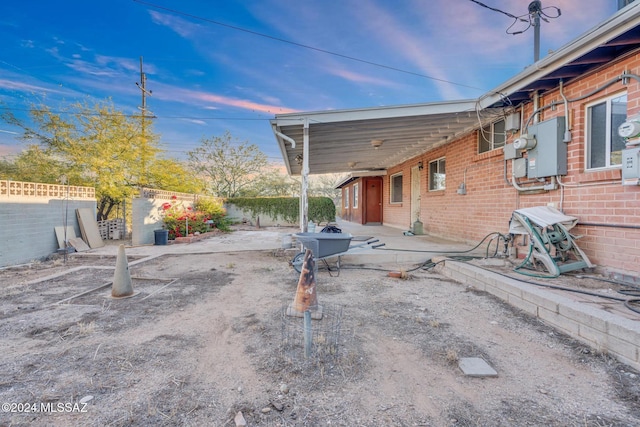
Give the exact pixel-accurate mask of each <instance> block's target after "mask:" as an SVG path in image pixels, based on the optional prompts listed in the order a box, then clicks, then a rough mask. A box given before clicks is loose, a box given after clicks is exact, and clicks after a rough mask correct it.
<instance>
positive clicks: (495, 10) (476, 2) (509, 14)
mask: <svg viewBox="0 0 640 427" xmlns="http://www.w3.org/2000/svg"><path fill="white" fill-rule="evenodd" d="M469 1H470V2H472V3H475V4H477V5H478V6H482V7H484V8H487V9H489V10H493V11H494V12H498V13H502V14H503V15H507V16H508V17H509V18H513V19H515V20H519V21H522V22H529V21H528V20H526V19H524V18H522V16H526V15H522V16H515V15H512V14H511V13H509V12H505V11H504V10H500V9H496V8H495V7H491V6H487V5H486V4H484V3H482V2H479V1H478V0H469Z"/></svg>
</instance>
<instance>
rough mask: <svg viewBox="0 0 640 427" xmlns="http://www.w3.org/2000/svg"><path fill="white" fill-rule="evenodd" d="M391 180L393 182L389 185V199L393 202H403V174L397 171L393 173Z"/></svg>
mask: <svg viewBox="0 0 640 427" xmlns="http://www.w3.org/2000/svg"><path fill="white" fill-rule="evenodd" d="M389 180H390V183H391V185H390V186H389V188H390V190H389V191H390V194H389V199H390V200H391V203H402V174H401V173H397V174H395V175H391V178H390V179H389Z"/></svg>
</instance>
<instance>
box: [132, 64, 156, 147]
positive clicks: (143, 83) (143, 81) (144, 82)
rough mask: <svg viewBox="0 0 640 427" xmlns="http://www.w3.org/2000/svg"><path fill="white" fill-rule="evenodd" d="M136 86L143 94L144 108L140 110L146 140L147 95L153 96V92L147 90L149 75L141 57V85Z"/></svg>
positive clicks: (143, 134)
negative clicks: (145, 71) (144, 68)
mask: <svg viewBox="0 0 640 427" xmlns="http://www.w3.org/2000/svg"><path fill="white" fill-rule="evenodd" d="M136 86H138V88H140V91H141V92H142V106H141V107H138V108H140V111H142V118H141V124H142V137H143V138H144V136H145V119H146V118H147V95H149V96H151V95H152V94H153V92H152V91H150V90H149V91H148V90H147V75H146V74H145V73H144V70H143V67H142V56H141V57H140V83H138V82H136Z"/></svg>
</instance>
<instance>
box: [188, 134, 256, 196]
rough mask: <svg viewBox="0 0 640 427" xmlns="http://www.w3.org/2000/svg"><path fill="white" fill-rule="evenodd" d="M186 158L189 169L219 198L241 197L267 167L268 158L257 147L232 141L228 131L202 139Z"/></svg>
mask: <svg viewBox="0 0 640 427" xmlns="http://www.w3.org/2000/svg"><path fill="white" fill-rule="evenodd" d="M187 155H188V159H189V165H190V167H191V168H192V169H193V170H194V172H195V173H196V174H197V175H198V176H201V177H203V178H204V179H205V180H206V182H207V184H208V185H209V188H210V189H211V192H212V194H213V195H214V196H219V197H239V196H242V195H243V192H244V191H246V190H247V189H248V188H249V187H250V186H251V185H252V184H253V183H255V182H256V181H257V180H260V179H261V175H262V173H263V172H264V170H265V168H266V167H267V156H266V155H265V154H264V153H263V152H262V151H260V149H259V148H258V146H257V145H255V144H249V143H248V142H246V141H245V142H239V141H237V140H236V141H233V140H232V136H231V134H230V133H229V132H225V134H224V135H223V136H221V137H218V136H216V137H213V138H209V139H207V138H203V139H202V142H201V145H200V147H198V148H196V149H195V150H193V151H189V152H188V153H187Z"/></svg>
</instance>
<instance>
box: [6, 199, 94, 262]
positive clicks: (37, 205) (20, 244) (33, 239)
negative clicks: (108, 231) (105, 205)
mask: <svg viewBox="0 0 640 427" xmlns="http://www.w3.org/2000/svg"><path fill="white" fill-rule="evenodd" d="M78 208H89V209H92V210H93V211H94V212H95V211H96V201H95V199H86V200H65V199H49V198H44V197H0V230H3V232H2V233H0V267H7V266H11V265H19V264H26V263H29V262H32V261H36V260H41V259H44V258H46V257H48V256H50V255H52V254H54V253H56V251H57V250H58V240H57V238H56V234H55V230H54V227H56V226H63V225H64V224H65V222H66V224H67V226H68V227H73V228H74V230H75V234H76V236H77V237H80V236H81V234H80V227H79V225H78V219H77V217H76V209H78ZM65 218H66V219H65Z"/></svg>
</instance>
